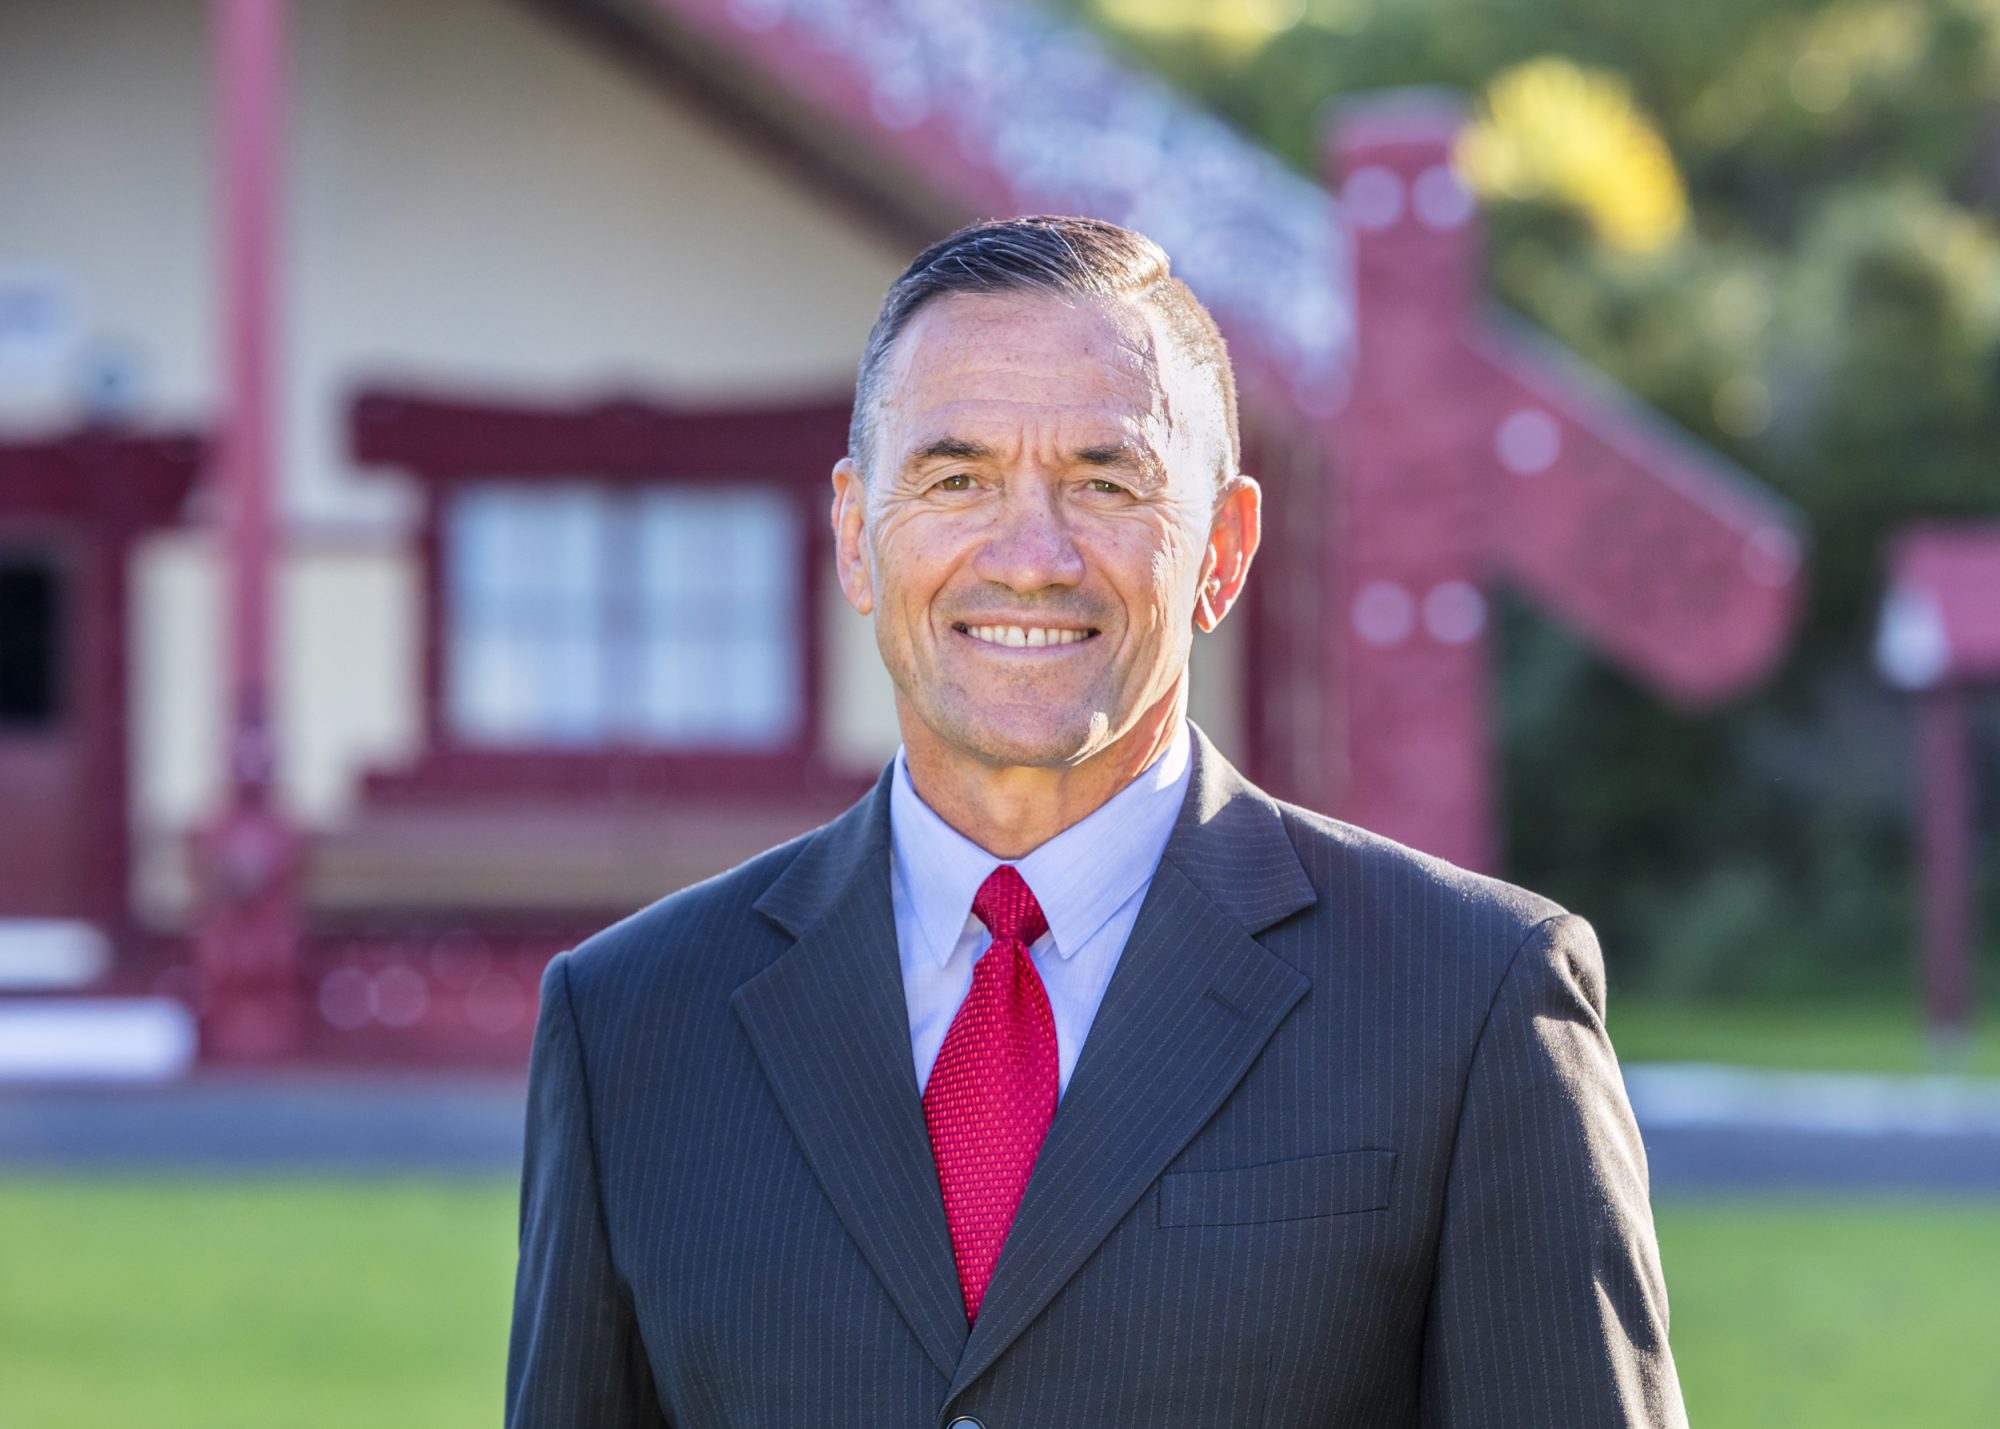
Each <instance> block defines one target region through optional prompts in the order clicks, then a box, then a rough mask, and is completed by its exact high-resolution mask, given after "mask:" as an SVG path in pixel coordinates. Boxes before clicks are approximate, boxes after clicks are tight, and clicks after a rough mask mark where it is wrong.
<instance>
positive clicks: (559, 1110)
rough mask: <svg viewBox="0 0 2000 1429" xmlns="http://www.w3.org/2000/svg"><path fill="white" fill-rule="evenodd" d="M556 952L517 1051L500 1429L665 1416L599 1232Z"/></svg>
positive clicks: (575, 1049)
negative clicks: (511, 1273) (515, 1156)
mask: <svg viewBox="0 0 2000 1429" xmlns="http://www.w3.org/2000/svg"><path fill="white" fill-rule="evenodd" d="M568 961H569V954H567V953H564V954H561V955H559V956H557V957H556V959H555V960H554V961H553V962H551V963H550V964H549V968H548V971H547V972H546V973H545V974H543V977H542V1006H541V1014H540V1017H539V1019H538V1020H537V1021H536V1024H535V1044H534V1052H533V1055H532V1057H531V1058H530V1060H529V1068H528V1125H527V1141H526V1146H525V1154H524V1160H523V1163H522V1171H521V1225H520V1230H521V1247H520V1265H519V1268H518V1270H517V1271H516V1275H515V1281H514V1326H513V1333H512V1336H511V1337H510V1340H509V1343H508V1350H507V1421H506V1422H507V1429H640V1426H645V1429H659V1426H663V1425H665V1424H666V1419H665V1418H664V1416H663V1415H662V1413H661V1410H660V1405H659V1399H658V1396H657V1395H656V1394H655V1393H654V1388H653V1380H652V1372H651V1369H650V1367H649V1366H648V1363H647V1360H646V1354H645V1347H644V1345H643V1344H642V1343H641V1342H640V1338H639V1329H638V1324H637V1321H636V1319H635V1318H634V1315H633V1312H632V1303H631V1297H630V1294H629V1293H628V1291H627V1288H626V1286H625V1285H624V1283H623V1282H622V1281H621V1280H620V1278H619V1275H618V1271H617V1268H616V1267H615V1266H614V1265H613V1263H612V1258H611V1247H610V1242H609V1239H608V1237H607V1235H606V1232H605V1225H604V1212H603V1206H602V1202H601V1200H600V1197H599V1191H598V1180H597V1152H596V1145H595V1141H594V1136H593V1132H592V1129H591V1111H590V1087H589V1082H588V1079H587V1075H586V1071H585V1067H584V1058H583V1047H582V1044H581V1042H580V1041H579V1039H578V1036H577V1026H576V1011H575V1008H574V1007H573V1006H572V1004H571V1002H570V995H569V970H568Z"/></svg>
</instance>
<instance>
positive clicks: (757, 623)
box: [444, 481, 805, 752]
mask: <svg viewBox="0 0 2000 1429" xmlns="http://www.w3.org/2000/svg"><path fill="white" fill-rule="evenodd" d="M444 538H445V546H446V549H445V552H444V561H445V570H446V591H447V610H448V621H447V631H448V634H447V637H446V639H447V651H448V662H447V669H446V679H447V709H448V711H449V717H450V722H451V725H452V727H453V729H454V731H455V733H456V735H457V736H458V738H459V739H461V740H463V741H464V742H466V743H468V744H480V745H487V746H514V747H548V746H560V747H589V746H595V745H607V744H609V745H621V746H649V747H653V748H660V749H688V748H701V749H730V750H740V751H746V752H754V751H759V750H772V749H777V748H781V747H783V746H785V745H787V744H789V743H790V742H792V741H793V740H794V739H795V738H796V737H797V735H798V732H799V727H800V723H801V720H802V717H803V705H804V690H803V685H804V678H803V677H804V658H805V657H804V648H805V644H804V642H805V632H804V630H803V629H802V610H803V605H802V592H801V582H802V564H803V533H802V531H801V529H800V517H799V508H798V505H797V503H796V502H795V501H793V500H792V499H791V498H790V497H789V496H788V495H787V494H786V493H785V492H783V491H781V490H779V489H775V488H770V487H757V486H742V485H730V486H707V485H698V484H676V485H671V486H657V485H656V486H630V485H620V486H609V485H596V484H591V483H587V482H581V481H578V482H549V481H536V482H534V483H526V482H522V483H514V482H482V483H478V484H475V485H469V486H465V487H461V488H460V489H458V491H456V492H455V493H454V495H453V496H452V498H451V502H450V507H449V511H448V514H447V517H446V524H445V530H444Z"/></svg>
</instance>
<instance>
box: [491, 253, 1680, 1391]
mask: <svg viewBox="0 0 2000 1429" xmlns="http://www.w3.org/2000/svg"><path fill="white" fill-rule="evenodd" d="M1261 501H1262V498H1261V493H1260V491H1259V489H1258V486H1257V484H1256V482H1255V481H1253V480H1252V479H1251V478H1249V477H1248V476H1246V475H1244V474H1243V473H1242V472H1240V471H1239V470H1238V442H1237V432H1236V394H1235V386H1234V379H1233V377H1232V375H1231V373H1230V368H1229V361H1228V356H1227V353H1226V350H1225V349H1224V346H1223V343H1222V340H1221V338H1220V336H1219V335H1218V333H1217V332H1216V329H1215V325H1214V323H1213V322H1212V321H1211V320H1210V318H1209V316H1208V314H1207V313H1206V312H1205V311H1204V310H1203V309H1202V308H1201V306H1200V304H1199V303H1198V302H1196V301H1195V299H1194V297H1193V295H1192V294H1191V293H1189V292H1188V290H1187V288H1186V287H1185V286H1184V285H1182V284H1181V283H1180V282H1179V280H1178V279H1175V278H1173V277H1172V276H1170V274H1169V271H1168V261H1167V257H1166V255H1165V254H1164V253H1163V252H1161V251H1160V249H1159V248H1158V247H1157V246H1156V245H1154V244H1153V243H1151V242H1150V241H1148V240H1147V239H1145V238H1143V237H1141V236H1140V235H1138V234H1136V233H1132V232H1130V231H1128V230H1125V229H1121V228H1118V227H1115V226H1113V225H1110V224H1106V223H1101V222H1096V221H1093V220H1087V219H1076V218H1027V219H1017V220H1010V221H1006V222H996V223H989V224H981V225H977V226H975V227H973V228H969V229H965V230H963V231H961V232H959V233H955V234H953V235H951V236H950V237H949V238H946V239H944V240H943V241H941V242H939V243H937V244H935V245H933V246H932V247H931V248H930V249H928V250H926V251H925V252H924V253H922V254H921V255H919V256H918V258H917V259H916V261H915V262H914V263H912V264H911V266H910V268H909V269H908V270H907V271H906V272H905V273H904V275H903V276H902V277H901V278H900V279H899V280H898V281H897V283H896V285H895V286H894V287H893V288H892V289H891V291H890V293H889V296H888V298H887V299H886V301H885V302H884V304H883V308H882V312H881V314H880V316H879V318H878V319H877V322H876V325H875V328H874V331H873V333H872V334H871V335H870V337H869V341H868V346H867V349H866V351H865V353H864V355H863V358H862V362H861V369H860V374H859V379H858V381H857V384H856V393H855V408H854V420H853V426H852V429H851V431H850V436H849V443H848V453H847V455H846V456H845V457H844V458H843V459H842V460H840V461H839V462H838V464H837V465H836V466H835V467H834V471H833V510H832V520H833V526H834V532H835V536H836V543H837V559H838V562H839V574H840V580H841V586H842V589H843V590H844V591H845V592H846V595H847V598H848V600H849V602H850V603H851V604H852V605H853V606H854V608H855V609H856V610H857V611H858V612H860V613H861V614H862V615H863V616H866V617H869V618H870V619H872V621H873V623H874V629H875V634H876V641H877V645H878V646H879V648H880V650H881V653H882V659H883V663H884V664H885V665H886V666H887V668H888V671H889V674H890V676H891V678H892V679H893V681H894V684H895V691H896V709H897V715H898V718H899V720H900V723H901V728H902V734H903V749H902V751H901V752H900V753H899V755H898V756H897V758H896V759H895V760H894V761H893V762H892V763H891V764H890V766H889V767H888V768H887V769H886V770H885V771H884V772H883V775H882V778H881V780H880V781H879V782H878V783H877V785H876V787H875V790H874V792H872V793H871V794H870V795H868V796H867V797H866V798H865V799H863V800H862V801H861V802H860V803H859V804H857V805H856V806H855V807H854V808H853V809H852V810H850V811H849V812H848V813H847V814H845V815H843V816H842V817H841V818H840V819H838V820H836V821H835V822H833V823H832V824H829V825H827V826H826V827H825V828H823V829H820V830H817V831H815V832H814V833H811V834H808V835H806V836H804V837H803V838H801V839H798V840H796V841H794V842H792V843H790V844H787V845H785V846H783V847H782V848H778V849H774V850H772V851H771V852H769V853H767V854H764V855H762V856H761V857H759V858H757V859H753V860H752V861H751V862H749V863H747V864H745V865H743V866H742V867H740V868H738V869H735V870H733V871H732V872H730V873H727V874H725V875H723V876H722V877H720V878H717V879H714V880H711V881H710V882H708V883H705V884H702V885H700V886H698V887H695V888H691V889H688V890H685V891H684V892H681V893H678V894H675V895H673V896H672V897H670V898H666V899H663V900H662V901H660V902H659V903H656V904H654V905H653V906H652V907H650V908H648V909H646V910H644V911H642V912H640V913H638V914H635V915H634V916H633V917H631V918H628V919H627V920H625V921H624V922H622V923H620V924H618V925H617V926H616V927H613V928H610V929H607V930H606V931H605V932H603V933H600V934H599V935H597V936H596V937H595V938H592V939H591V940H590V941H588V942H587V943H585V944H584V945H582V946H581V947H579V948H577V949H576V950H574V951H573V952H570V953H566V954H564V955H563V956H561V957H559V958H557V959H556V960H555V961H554V963H552V964H551V965H550V968H549V972H548V974H547V976H546V978H545V979H544V982H543V987H542V1012H541V1019H540V1022H539V1024H538V1026H537V1029H536V1035H535V1052H534V1059H533V1067H532V1072H531V1082H530V1098H529V1102H530V1104H529V1118H528V1150H527V1162H526V1167H525V1172H524V1179H523V1189H522V1219H521V1259H520V1270H519V1277H518V1281H517V1287H516V1298H515V1307H514V1334H513V1341H512V1347H511V1354H510V1357H509V1365H508V1376H507V1413H508V1423H509V1424H510V1425H512V1426H516V1429H553V1426H576V1429H583V1426H592V1429H625V1426H637V1425H648V1426H657V1425H673V1426H679V1429H688V1426H710V1425H725V1424H726V1425H772V1426H778V1425H791V1424H795V1423H813V1424H828V1425H854V1426H867V1429H879V1426H888V1425H907V1426H956V1429H981V1426H984V1429H1003V1427H1004V1429H1014V1426H1019V1429H1096V1426H1127V1425H1129V1426H1135V1429H1136V1426H1141V1425H1144V1426H1149V1429H1152V1427H1153V1426H1162V1425H1172V1426H1216V1429H1235V1426H1251V1425H1264V1426H1293V1425H1296V1426H1306V1425H1314V1426H1325V1425H1356V1426H1361V1425H1367V1426H1383V1425H1438V1426H1475V1425H1477V1426H1488V1429H1502V1426H1557V1425H1560V1426H1586V1425H1677V1424H1683V1423H1684V1422H1685V1417H1684V1415H1683V1412H1682V1409H1681V1404H1680V1394H1679V1390H1678V1387H1677V1385H1676V1382H1675V1377H1674V1370H1673V1362H1672V1359H1671V1356H1670V1355H1669V1352H1668V1349H1667V1342H1666V1297H1665V1291H1664V1287H1663V1285H1662V1282H1661V1276H1660V1269H1659V1263H1658V1256H1657V1252H1656V1249H1655V1246H1654V1241H1653V1231H1652V1221H1651V1215H1650V1212H1649V1210H1648V1206H1647V1199H1646V1172H1645V1159H1644V1153H1643V1150H1642V1148H1641V1146H1640V1144H1639V1138H1638V1134H1637V1131H1636V1129H1635V1128H1634V1126H1633V1123H1632V1118H1631V1113H1630V1110H1629V1108H1628V1107H1627V1105H1626V1102H1625V1097H1624V1093H1623V1088H1622V1083H1621V1081H1620V1078H1619V1074H1618V1069H1617V1064H1616V1061H1615V1060H1614V1058H1613V1056H1612V1053H1611V1048H1610V1044H1609V1042H1608V1041H1607V1039H1606V1037H1605V1032H1604V1023H1603V967H1602V961H1601V958H1600V956H1599V953H1598V950H1597V946H1596V942H1595V939H1594V938H1593V936H1592V934H1591V932H1590V929H1589V926H1588V925H1587V924H1585V923H1584V922H1582V921H1581V920H1580V919H1577V918H1575V917H1572V916H1571V915H1569V914H1567V913H1565V912H1564V911H1563V910H1562V909H1560V908H1558V907H1556V906H1555V905H1553V904H1551V903H1549V902H1548V901H1546V900H1544V899H1541V898H1538V897H1536V896H1535V895H1533V894H1530V893H1527V892H1524V891H1522V890H1520V889H1518V888H1513V887H1510V886H1508V885H1506V884H1502V883H1498V882H1495V881H1493V880H1490V879H1485V878H1481V877H1478V876H1475V875H1473V874H1470V873H1467V872H1465V871H1463V870H1460V869H1457V868H1454V867H1452V866H1450V865H1448V864H1445V863H1442V862H1439V861H1437V860H1435V859H1430V858H1426V857H1425V856H1423V855H1421V854H1418V853H1415V852H1413V851H1411V850H1409V849H1407V848H1404V847H1401V846H1400V845H1397V844H1394V843H1391V842H1389V841H1387V840H1384V839H1381V838H1378V837H1375V836H1373V835H1370V834H1368V833H1366V832H1364V831H1362V830H1360V829H1356V828H1353V827H1352V826H1349V825H1345V824H1341V823H1338V822H1336V821H1334V820H1331V819H1327V818H1323V817H1320V816H1318V815H1315V814H1312V813H1309V812H1306V811H1304V810H1301V809H1296V808H1293V807H1290V806H1288V805H1284V804H1281V803H1278V802H1276V801H1274V800H1273V799H1271V798H1270V797H1268V796H1267V795H1265V794H1264V793H1262V792H1261V791H1260V790H1258V789H1257V788H1255V787H1254V786H1252V785H1251V784H1249V783H1248V782H1247V781H1246V780H1244V779H1243V778H1242V776H1241V775H1239V774H1238V773H1237V772H1236V771H1235V770H1234V769H1233V768H1231V767H1230V765H1229V764H1228V762H1227V761H1226V760H1225V759H1224V758H1223V757H1222V755H1221V754H1220V753H1218V752H1217V751H1216V750H1215V748H1214V747H1213V746H1212V745H1211V744H1209V742H1208V741H1207V740H1206V738H1204V737H1203V736H1202V735H1201V734H1200V732H1199V731H1198V730H1195V729H1194V728H1193V727H1192V726H1190V725H1189V723H1188V721H1187V717H1186V710H1187V681H1188V673H1187V663H1188V654H1189V650H1190V648H1191V646H1192V643H1193V641H1194V640H1195V639H1196V638H1197V636H1198V634H1199V633H1200V632H1204V631H1208V630H1212V629H1213V628H1214V627H1215V625H1216V624H1217V623H1218V622H1219V621H1220V620H1222V618H1223V617H1224V616H1225V615H1226V614H1227V613H1228V611H1229V608H1230V606H1231V605H1232V604H1233V603H1234V602H1235V600H1236V599H1237V597H1238V595H1239V594H1240V593H1241V591H1242V589H1243V585H1244V581H1245V579H1246V577H1247V576H1248V573H1249V569H1250V563H1251V560H1252V558H1253V556H1254V555H1255V553H1256V549H1257V541H1258V532H1259V523H1260V520H1261V515H1262V511H1261Z"/></svg>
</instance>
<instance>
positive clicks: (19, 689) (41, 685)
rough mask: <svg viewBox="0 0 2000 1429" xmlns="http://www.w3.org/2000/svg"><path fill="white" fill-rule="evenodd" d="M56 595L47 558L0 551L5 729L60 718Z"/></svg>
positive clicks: (0, 687)
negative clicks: (57, 677)
mask: <svg viewBox="0 0 2000 1429" xmlns="http://www.w3.org/2000/svg"><path fill="white" fill-rule="evenodd" d="M56 594H57V593H56V573H55V570H54V568H53V567H52V566H51V565H50V564H49V563H48V562H47V561H45V560H41V559H38V558H36V557H34V556H27V555H7V554H0V729H15V730H23V729H47V728H49V727H50V726H52V725H53V724H54V723H55V722H56V717H57V710H56V667H57V659H56V621H57V618H58V609H57V599H56Z"/></svg>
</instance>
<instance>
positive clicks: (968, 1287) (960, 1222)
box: [924, 863, 1056, 1323]
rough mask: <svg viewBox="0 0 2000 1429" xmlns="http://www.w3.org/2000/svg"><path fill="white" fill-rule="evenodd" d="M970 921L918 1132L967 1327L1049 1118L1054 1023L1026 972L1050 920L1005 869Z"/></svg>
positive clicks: (982, 890)
mask: <svg viewBox="0 0 2000 1429" xmlns="http://www.w3.org/2000/svg"><path fill="white" fill-rule="evenodd" d="M972 912H973V915H974V916H975V917H977V918H978V919H979V921H980V922H982V923H984V924H985V925H986V929H987V931H988V932H990V933H992V935H993V942H992V944H991V945H990V946H989V947H988V948H987V949H986V951H985V952H984V953H982V954H981V955H980V958H979V961H978V962H977V963H975V964H973V969H972V990H971V991H970V992H968V993H966V995H965V1001H963V1002H961V1003H960V1004H959V1005H958V1014H957V1015H956V1016H955V1017H953V1018H952V1019H951V1028H950V1030H949V1031H947V1032H946V1033H945V1034H944V1046H943V1047H941V1048H939V1049H938V1054H937V1061H936V1062H934V1063H932V1064H931V1079H930V1081H929V1082H928V1083H926V1084H925V1086H924V1121H925V1123H926V1124H927V1125H928V1126H929V1127H930V1133H931V1154H932V1155H933V1156H935V1157H936V1158H937V1168H938V1185H939V1187H940V1188H941V1189H942V1190H943V1192H944V1217H945V1223H946V1225H948V1226H949V1227H950V1228H951V1249H952V1254H953V1255H954V1256H955V1257H956V1258H957V1260H958V1285H959V1289H960V1290H962V1291H963V1292H964V1294H965V1318H966V1321H967V1323H970V1322H972V1321H974V1320H977V1319H978V1318H979V1302H980V1301H981V1300H983V1299H985V1298H986V1284H987V1282H988V1281H990V1280H991V1279H992V1278H993V1263H994V1262H995V1261H997V1260H998V1259H999V1258H1000V1247H1001V1245H1003V1244H1004V1243H1005V1242H1006V1239H1007V1231H1008V1229H1009V1228H1010V1227H1011V1226H1012V1225H1013V1224H1014V1212H1015V1211H1016V1210H1017V1209H1018V1208H1019V1207H1020V1204H1021V1193H1022V1192H1023V1191H1024V1190H1026V1189H1027V1186H1028V1175H1029V1173H1030V1172H1032V1171H1033V1170H1034V1169H1035V1156H1036V1155H1037V1153H1039V1152H1040V1151H1041V1149H1042V1138H1043V1137H1045V1136H1047V1135H1048V1131H1049V1122H1050V1120H1051V1119H1052V1118H1053V1117H1054V1116H1055V1114H1056V1024H1055V1018H1054V1017H1053V1016H1052V1015H1051V1014H1050V1012H1049V995H1048V992H1047V990H1046V989H1044V988H1043V986H1042V978H1041V974H1039V973H1037V972H1036V971H1035V965H1034V963H1032V962H1030V961H1029V960H1028V945H1029V944H1030V943H1032V942H1034V941H1035V939H1037V938H1039V937H1041V936H1042V934H1044V933H1046V932H1047V931H1048V929H1049V920H1048V919H1047V918H1045V917H1043V916H1042V906H1041V904H1039V903H1037V902H1036V901H1035V895H1034V894H1033V893H1031V892H1030V891H1029V890H1028V885H1027V884H1026V883H1024V882H1022V880H1021V875H1020V874H1019V873H1018V872H1017V871H1016V870H1015V869H1014V867H1013V866H1012V865H1011V864H1004V863H1003V864H1001V865H1000V867H998V868H996V869H994V870H993V872H992V873H991V874H990V875H989V876H988V877H987V880H986V881H985V882H984V883H982V884H980V885H979V892H978V893H976V894H974V895H973V899H972Z"/></svg>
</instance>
